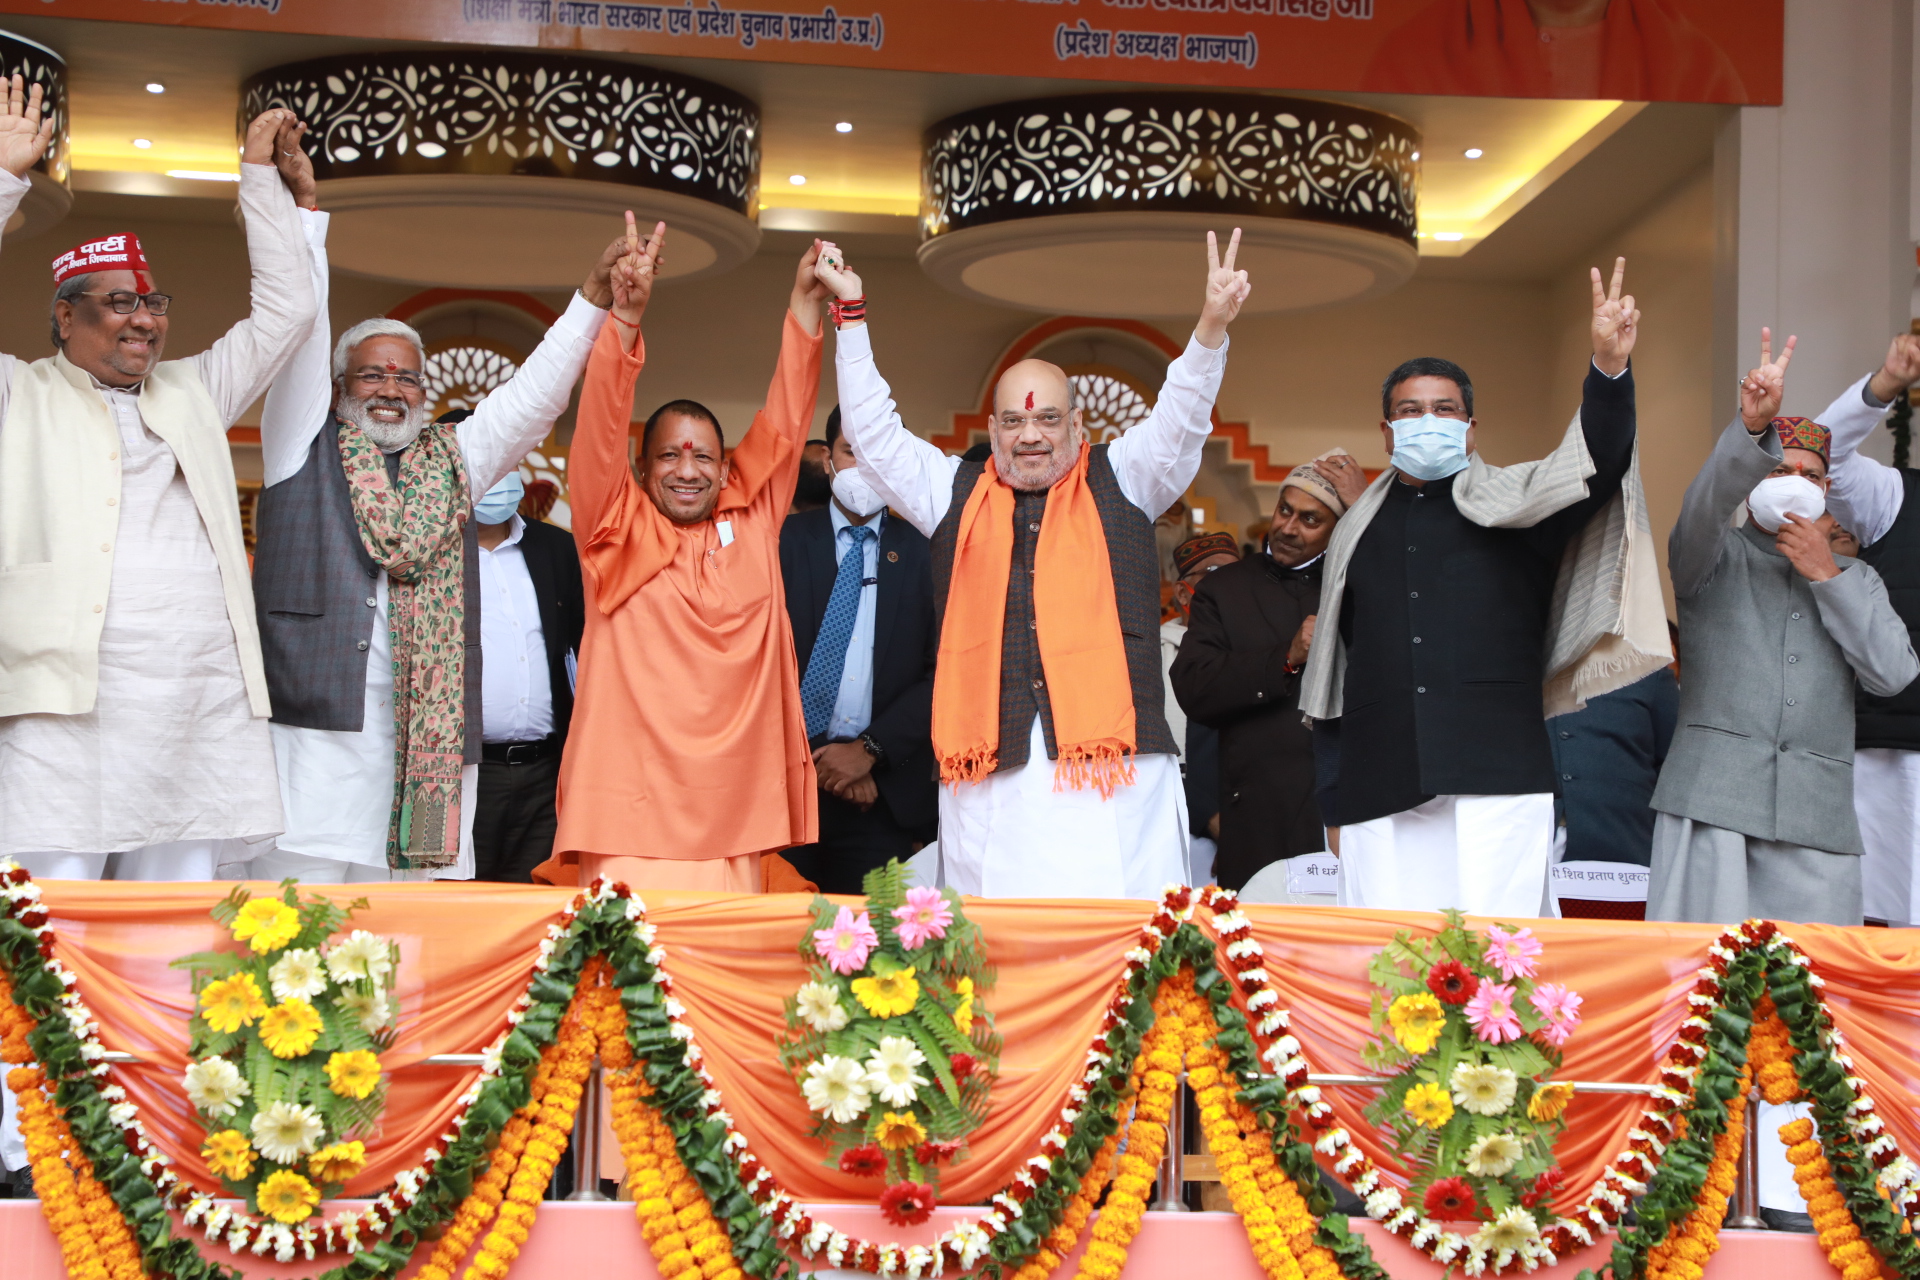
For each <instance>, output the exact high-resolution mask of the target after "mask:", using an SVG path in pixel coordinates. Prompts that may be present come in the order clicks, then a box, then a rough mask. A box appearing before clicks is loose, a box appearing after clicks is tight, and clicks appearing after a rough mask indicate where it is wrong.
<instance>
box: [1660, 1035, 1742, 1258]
mask: <svg viewBox="0 0 1920 1280" xmlns="http://www.w3.org/2000/svg"><path fill="white" fill-rule="evenodd" d="M1752 1083H1753V1064H1752V1063H1751V1062H1749V1063H1748V1064H1747V1069H1746V1070H1745V1071H1742V1072H1741V1073H1740V1088H1739V1090H1738V1091H1737V1092H1736V1093H1735V1094H1734V1096H1733V1098H1732V1100H1731V1101H1729V1102H1728V1103H1727V1127H1726V1128H1725V1129H1722V1130H1721V1131H1720V1136H1719V1137H1717V1138H1715V1139H1714V1140H1713V1161H1712V1163H1711V1164H1709V1165H1708V1166H1707V1177H1706V1181H1705V1182H1704V1183H1702V1184H1701V1187H1700V1195H1699V1198H1698V1199H1696V1200H1695V1201H1694V1208H1693V1212H1691V1213H1689V1214H1688V1215H1687V1216H1686V1219H1685V1220H1684V1221H1682V1222H1681V1223H1679V1224H1678V1225H1677V1226H1676V1227H1674V1229H1673V1230H1672V1231H1670V1232H1668V1233H1667V1238H1666V1239H1665V1240H1663V1241H1661V1242H1660V1243H1659V1244H1657V1245H1655V1246H1654V1247H1653V1249H1652V1251H1651V1252H1649V1253H1648V1254H1647V1280H1700V1277H1701V1275H1702V1274H1703V1273H1704V1271H1705V1269H1706V1265H1707V1259H1709V1258H1711V1257H1712V1256H1713V1255H1714V1254H1715V1253H1717V1252H1719V1250H1720V1224H1721V1223H1722V1222H1723V1221H1725V1220H1726V1216H1727V1201H1728V1200H1729V1199H1730V1198H1731V1197H1732V1195H1733V1192H1734V1184H1735V1183H1736V1182H1737V1181H1738V1180H1739V1170H1740V1147H1741V1144H1742V1142H1743V1141H1744V1140H1745V1138H1746V1132H1747V1090H1748V1088H1749V1086H1750V1085H1751V1084H1752Z"/></svg>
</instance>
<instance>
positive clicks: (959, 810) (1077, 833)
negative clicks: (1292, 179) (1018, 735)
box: [837, 325, 1227, 898]
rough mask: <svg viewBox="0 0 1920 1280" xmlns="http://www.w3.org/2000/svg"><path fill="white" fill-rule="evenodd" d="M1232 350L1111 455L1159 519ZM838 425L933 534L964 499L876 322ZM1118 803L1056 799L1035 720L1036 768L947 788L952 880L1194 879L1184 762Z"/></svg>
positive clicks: (1168, 391) (1055, 891) (1132, 882)
mask: <svg viewBox="0 0 1920 1280" xmlns="http://www.w3.org/2000/svg"><path fill="white" fill-rule="evenodd" d="M1226 363H1227V343H1226V342H1224V341H1223V342H1222V343H1221V345H1220V347H1219V349H1218V350H1211V351H1210V350H1208V349H1207V348H1206V347H1203V346H1201V345H1200V344H1199V343H1198V342H1189V343H1188V344H1187V349H1186V350H1185V351H1184V352H1182V353H1181V355H1180V356H1179V358H1178V359H1176V360H1174V361H1173V363H1172V364H1170V365H1169V366H1168V367H1167V380H1166V384H1165V385H1164V386H1163V387H1162V388H1161V391H1160V398H1159V400H1158V401H1157V402H1156V403H1155V405H1154V407H1153V412H1152V413H1151V414H1149V415H1148V416H1147V418H1146V420H1145V421H1144V422H1141V423H1140V424H1138V425H1137V426H1135V427H1133V428H1132V429H1131V430H1129V431H1128V432H1127V433H1126V434H1125V435H1123V436H1121V437H1120V439H1118V440H1116V441H1114V442H1113V444H1112V445H1111V446H1110V447H1109V449H1108V451H1107V457H1108V460H1109V461H1110V462H1111V463H1112V464H1113V472H1114V478H1115V479H1116V480H1118V481H1119V485H1120V492H1121V494H1122V495H1124V496H1125V497H1126V499H1127V501H1129V502H1131V503H1133V505H1134V506H1136V507H1138V508H1140V509H1141V510H1142V511H1144V512H1145V513H1146V515H1147V518H1148V519H1150V520H1151V519H1154V518H1155V517H1157V516H1158V515H1159V514H1160V513H1161V512H1162V511H1165V510H1166V509H1167V508H1168V507H1170V506H1172V505H1173V503H1174V500H1175V499H1177V498H1179V497H1180V496H1181V494H1183V493H1185V492H1186V488H1187V486H1188V485H1189V484H1191V483H1192V482H1193V477H1194V475H1195V474H1196V473H1197V472H1198V471H1199V469H1200V454H1201V450H1202V449H1203V448H1204V446H1205V445H1206V441H1207V436H1208V435H1209V434H1211V432H1212V430H1213V420H1212V413H1213V402H1214V398H1215V397H1216V396H1217V395H1218V394H1219V390H1220V379H1221V376H1222V374H1223V373H1224V372H1225V370H1226ZM837 368H838V373H839V381H840V420H841V424H842V427H843V429H844V430H845V431H846V435H847V441H848V443H849V444H850V445H851V446H852V448H853V452H854V456H855V457H856V458H858V459H859V462H860V466H861V467H862V469H863V471H864V473H865V474H866V476H867V479H868V481H869V483H871V484H872V485H873V487H874V490H875V491H876V492H878V493H879V494H880V496H881V497H883V498H885V499H886V500H887V504H888V505H889V506H890V507H892V508H893V509H894V510H895V511H896V512H898V513H899V514H900V515H902V516H904V517H905V518H906V520H907V522H908V523H909V524H911V525H913V526H914V527H915V528H916V529H918V530H920V532H922V533H924V534H926V535H927V536H928V537H932V536H933V532H934V530H935V528H937V527H938V526H939V524H940V521H941V519H942V518H943V517H944V516H945V515H946V514H947V509H948V507H950V506H951V505H952V502H953V476H954V472H955V471H957V470H958V469H959V467H960V459H958V458H956V457H951V456H949V455H947V454H945V453H943V452H942V451H941V450H939V449H938V448H936V447H934V446H933V445H931V444H929V443H927V442H926V441H925V440H922V439H921V438H920V437H918V436H916V435H914V434H913V433H912V432H910V431H908V430H907V429H906V426H905V425H904V424H903V423H902V422H901V421H900V415H899V413H898V412H896V410H895V408H894V404H893V400H892V398H891V392H890V391H889V389H888V387H887V383H886V380H885V379H883V378H882V377H881V376H880V372H879V370H878V369H876V368H875V367H874V362H873V347H872V342H871V339H870V337H869V334H868V329H867V326H865V325H858V326H855V327H853V328H848V329H842V330H840V331H839V347H838V356H837ZM1134 771H1135V779H1134V783H1133V785H1131V786H1124V787H1120V788H1118V789H1116V790H1115V791H1114V793H1113V797H1112V798H1111V799H1106V798H1103V797H1102V796H1101V795H1100V793H1099V792H1098V791H1096V790H1092V789H1088V790H1085V791H1069V790H1055V789H1054V784H1053V774H1054V762H1053V761H1051V760H1049V759H1048V758H1047V752H1046V740H1045V737H1044V735H1043V734H1042V732H1041V729H1040V721H1039V718H1038V717H1037V716H1036V717H1035V718H1034V722H1033V729H1032V738H1031V744H1030V748H1029V751H1028V755H1027V763H1026V764H1025V765H1024V766H1022V767H1020V768H1018V769H1007V770H1003V771H1001V772H999V773H995V774H991V775H989V776H988V777H987V778H986V779H985V780H984V781H982V782H979V783H971V784H962V785H960V786H958V787H951V786H946V785H944V784H943V785H942V786H941V789H940V860H941V864H942V874H943V877H944V880H945V883H947V884H948V885H951V886H952V887H954V888H956V889H958V890H959V891H960V892H962V893H970V894H977V895H980V896H983V897H1046V898H1155V897H1158V896H1159V894H1160V890H1161V889H1162V888H1163V887H1164V886H1165V885H1167V884H1168V883H1179V882H1185V881H1186V879H1187V875H1188V872H1187V802H1186V795H1185V793H1184V791H1183V789H1182V787H1181V783H1180V764H1179V760H1178V758H1177V757H1175V756H1171V755H1145V756H1139V757H1137V758H1136V759H1135V761H1134Z"/></svg>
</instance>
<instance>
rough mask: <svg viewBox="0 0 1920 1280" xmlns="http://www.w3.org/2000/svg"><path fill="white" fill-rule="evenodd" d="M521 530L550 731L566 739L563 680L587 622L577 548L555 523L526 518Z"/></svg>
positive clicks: (568, 688) (569, 693)
mask: <svg viewBox="0 0 1920 1280" xmlns="http://www.w3.org/2000/svg"><path fill="white" fill-rule="evenodd" d="M526 526H527V527H526V531H525V532H524V533H522V534H521V535H520V553H521V554H522V555H524V556H525V557H526V560H527V576H528V577H530V578H532V579H533V591H534V594H535V595H537V596H538V597H539V598H540V634H541V635H542V636H544V637H545V638H546V642H547V678H548V679H549V680H550V681H551V682H552V685H553V731H554V732H555V733H557V734H559V735H560V737H561V739H562V740H563V741H564V740H565V738H566V736H567V722H568V721H569V720H571V719H572V718H573V686H572V685H571V684H569V683H568V681H567V654H568V653H569V652H571V653H572V654H573V655H574V657H575V660H576V661H578V659H579V654H580V632H581V630H582V629H583V628H585V626H586V625H587V601H586V595H585V593H584V592H583V591H582V590H581V587H580V552H579V550H578V549H577V548H576V547H575V546H574V544H573V535H572V534H570V533H568V532H567V531H566V530H565V529H562V528H559V527H558V526H556V525H550V524H547V523H545V522H544V521H540V520H528V521H527V522H526Z"/></svg>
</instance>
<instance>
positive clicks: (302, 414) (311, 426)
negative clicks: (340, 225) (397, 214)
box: [260, 124, 333, 487]
mask: <svg viewBox="0 0 1920 1280" xmlns="http://www.w3.org/2000/svg"><path fill="white" fill-rule="evenodd" d="M299 129H300V131H301V132H304V131H305V130H306V126H305V125H304V124H303V125H300V126H299ZM289 151H292V152H294V153H295V154H294V155H288V154H287V153H288V152H289ZM278 156H279V159H280V161H281V163H280V165H279V166H278V167H279V169H280V176H281V179H282V181H283V182H286V183H287V184H288V189H289V191H290V193H291V194H292V196H293V199H294V203H295V204H296V205H297V206H298V211H297V213H296V214H295V216H296V217H297V218H298V219H299V220H300V234H301V240H302V242H303V243H304V245H305V247H306V264H307V277H308V279H309V281H310V282H311V285H312V288H313V297H314V310H313V320H312V321H311V322H310V323H309V324H308V325H307V332H306V335H305V336H304V337H302V338H301V339H300V342H299V344H298V345H297V346H296V347H295V348H294V351H293V354H292V355H291V356H289V357H288V358H287V362H286V364H285V365H284V366H282V367H281V370H280V373H279V376H277V377H276V378H274V380H273V385H272V386H270V387H268V388H267V400H266V403H265V404H263V405H262V406H261V407H260V463H261V469H262V472H263V476H262V479H263V480H264V482H265V483H266V484H267V486H268V487H272V486H273V485H276V484H279V483H280V482H281V481H282V480H288V479H291V478H292V477H293V476H294V475H295V474H297V473H298V472H299V470H300V468H301V467H302V466H303V465H304V464H305V463H306V460H307V451H308V450H309V449H311V448H312V447H313V438H314V436H315V435H317V434H319V431H320V428H321V427H322V426H323V425H324V424H325V422H326V420H327V414H328V412H329V411H330V410H331V409H332V408H333V322H332V319H331V318H330V316H329V314H328V310H327V307H328V302H329V297H330V291H331V286H330V281H331V280H332V273H331V272H330V271H329V269H328V266H327V227H328V224H329V221H330V216H329V215H328V214H325V213H322V212H321V211H320V208H319V205H318V202H317V201H316V200H315V199H314V198H313V194H312V192H311V190H310V188H311V184H312V175H313V167H312V165H311V164H310V163H309V162H308V160H307V157H306V154H305V150H304V148H302V147H301V146H300V144H299V140H298V139H297V138H296V139H294V140H293V143H292V146H291V147H288V146H281V147H279V149H278ZM289 172H291V173H292V175H293V176H292V178H291V179H289V177H288V175H289ZM303 174H304V178H305V187H306V188H308V189H303V184H302V175H303ZM303 196H304V197H305V198H303Z"/></svg>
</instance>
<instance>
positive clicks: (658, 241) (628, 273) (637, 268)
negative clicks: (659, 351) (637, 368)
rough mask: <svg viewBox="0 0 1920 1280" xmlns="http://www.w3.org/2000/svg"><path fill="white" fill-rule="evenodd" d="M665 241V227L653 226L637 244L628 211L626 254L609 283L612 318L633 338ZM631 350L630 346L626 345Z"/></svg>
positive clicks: (616, 266) (658, 224) (651, 286)
mask: <svg viewBox="0 0 1920 1280" xmlns="http://www.w3.org/2000/svg"><path fill="white" fill-rule="evenodd" d="M666 240H667V224H666V223H664V222H656V223H654V224H653V234H652V235H650V236H648V237H647V240H646V243H645V244H642V243H641V242H640V231H639V228H638V227H636V226H635V225H634V221H633V210H631V209H629V210H627V252H626V255H625V256H624V257H622V258H621V259H620V261H619V262H617V263H615V264H614V267H613V274H612V279H611V283H612V285H613V318H614V319H616V320H618V321H620V322H621V323H622V324H624V325H626V326H627V327H628V328H630V329H632V330H633V331H634V337H636V338H638V337H639V336H640V317H641V315H642V314H643V313H644V312H645V311H646V309H647V300H648V299H649V298H651V297H653V282H654V279H655V277H656V275H657V273H658V272H659V269H660V256H661V250H662V249H663V248H664V247H665V245H666ZM628 350H632V345H631V344H629V345H628Z"/></svg>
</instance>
